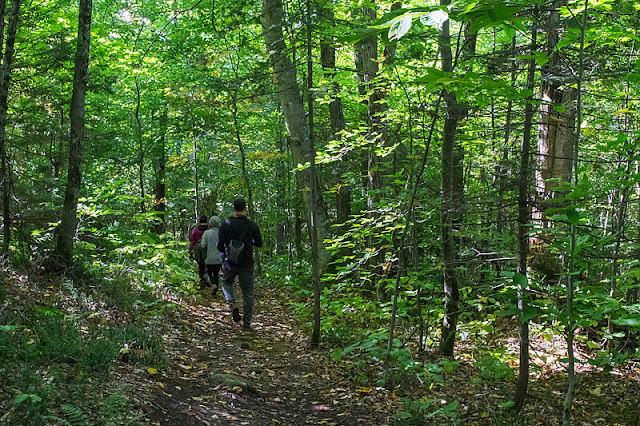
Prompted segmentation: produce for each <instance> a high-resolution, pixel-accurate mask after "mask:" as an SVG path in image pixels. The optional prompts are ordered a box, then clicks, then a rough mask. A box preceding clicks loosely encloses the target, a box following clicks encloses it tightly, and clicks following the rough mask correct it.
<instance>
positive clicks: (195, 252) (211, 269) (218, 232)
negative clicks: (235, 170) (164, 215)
mask: <svg viewBox="0 0 640 426" xmlns="http://www.w3.org/2000/svg"><path fill="white" fill-rule="evenodd" d="M246 210H247V203H246V201H245V200H244V199H243V198H238V199H236V200H235V201H234V202H233V216H230V217H228V218H227V219H225V220H224V221H223V222H222V223H221V222H220V218H219V217H218V216H211V218H209V220H207V216H200V217H199V218H198V224H197V226H196V227H195V228H193V229H192V230H191V233H190V235H189V256H190V257H191V258H192V259H194V260H195V261H196V263H197V264H198V275H199V276H200V287H201V288H202V289H204V288H212V294H213V295H214V296H215V295H216V294H217V292H218V288H219V285H218V284H219V276H220V272H221V271H222V293H223V294H224V297H225V299H226V301H227V304H228V305H229V309H230V310H231V315H232V317H233V321H234V322H239V321H240V320H243V321H242V329H243V330H245V331H251V318H252V317H253V299H254V261H253V247H262V236H261V235H260V228H258V225H256V224H255V222H253V221H252V220H250V219H249V218H247V217H246V216H245V215H246ZM236 277H237V278H238V283H239V285H240V290H241V291H242V301H243V312H242V315H240V309H239V307H238V305H237V304H236V301H235V297H234V291H233V284H234V281H235V280H236Z"/></svg>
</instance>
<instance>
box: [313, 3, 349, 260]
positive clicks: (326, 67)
mask: <svg viewBox="0 0 640 426" xmlns="http://www.w3.org/2000/svg"><path fill="white" fill-rule="evenodd" d="M320 15H321V16H322V17H323V19H324V22H325V24H326V25H327V26H329V27H333V26H335V15H334V12H333V4H331V7H327V6H322V7H321V9H320ZM333 43H334V37H333V36H327V35H325V36H324V37H323V39H322V42H321V44H320V62H321V65H322V69H323V71H324V74H325V78H327V79H328V80H329V81H330V82H331V84H330V87H329V92H330V94H331V102H330V103H329V119H330V123H331V133H330V136H331V138H332V140H337V141H339V140H341V139H342V134H341V132H342V131H343V130H344V129H345V127H346V124H345V120H344V111H343V108H342V99H341V98H340V84H339V83H338V82H337V81H335V78H336V75H337V74H336V71H335V69H336V49H335V46H334V44H333ZM347 165H348V162H347V161H345V162H340V163H336V165H335V167H334V168H333V170H334V174H335V180H336V182H337V188H338V189H337V194H336V224H337V226H336V227H334V229H335V232H336V234H337V235H338V236H342V235H343V234H344V233H345V232H346V227H347V221H348V220H349V217H350V216H351V188H350V186H349V183H348V180H347V177H346V172H347V171H348V168H347ZM349 253H350V251H349V249H348V248H341V249H340V257H344V256H347V255H348V254H349Z"/></svg>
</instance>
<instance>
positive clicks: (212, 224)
mask: <svg viewBox="0 0 640 426" xmlns="http://www.w3.org/2000/svg"><path fill="white" fill-rule="evenodd" d="M209 226H210V227H211V228H217V227H219V226H220V218H219V217H218V216H211V219H209Z"/></svg>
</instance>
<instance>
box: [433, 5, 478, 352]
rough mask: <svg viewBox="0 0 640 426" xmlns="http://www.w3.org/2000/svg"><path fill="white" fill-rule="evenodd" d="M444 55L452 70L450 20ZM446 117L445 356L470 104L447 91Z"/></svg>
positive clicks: (456, 297)
mask: <svg viewBox="0 0 640 426" xmlns="http://www.w3.org/2000/svg"><path fill="white" fill-rule="evenodd" d="M449 4H450V1H449V0H441V1H440V5H441V6H449ZM468 28H469V26H468V25H467V26H466V27H465V37H464V41H463V44H462V50H461V55H462V56H461V60H462V61H464V60H466V59H468V58H469V57H471V56H472V55H473V54H474V52H475V44H476V43H475V40H476V35H475V34H470V33H468ZM438 43H439V46H440V52H441V55H442V70H443V71H444V72H449V73H450V72H453V64H454V60H453V55H452V52H451V35H450V30H449V21H446V22H444V23H443V24H442V26H441V28H440V34H439V38H438ZM443 98H444V101H445V108H446V116H445V120H444V128H443V131H442V183H441V196H442V206H441V210H440V218H441V239H442V261H443V263H444V271H443V288H444V317H443V318H442V340H441V341H440V347H439V349H440V352H441V353H442V354H443V355H445V356H449V357H451V356H453V347H454V344H455V339H456V329H457V324H458V304H459V301H460V294H459V290H458V287H459V284H458V275H457V271H456V269H457V267H458V246H459V241H458V240H459V237H458V236H457V235H456V234H458V233H459V227H460V226H461V225H462V215H463V212H462V206H463V197H464V185H463V183H464V182H463V159H464V151H463V148H462V146H461V145H460V143H459V142H458V141H457V137H456V136H457V135H456V133H457V130H458V123H459V122H460V120H462V119H464V118H465V117H466V116H467V115H468V107H467V106H465V105H463V104H460V103H459V102H458V101H457V99H456V94H455V93H454V92H447V91H445V92H444V96H443Z"/></svg>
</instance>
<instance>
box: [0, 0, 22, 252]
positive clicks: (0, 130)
mask: <svg viewBox="0 0 640 426" xmlns="http://www.w3.org/2000/svg"><path fill="white" fill-rule="evenodd" d="M5 9H6V0H2V2H0V21H1V22H2V24H1V25H0V33H4V14H5ZM19 16H20V0H11V14H10V15H9V25H8V27H7V40H6V43H7V44H6V46H5V47H4V58H3V61H2V65H1V66H0V161H2V164H1V165H0V183H1V184H2V210H3V226H4V242H3V245H2V254H3V255H7V254H8V253H9V243H10V241H11V203H10V184H11V179H10V173H9V159H8V157H7V147H6V145H7V142H6V138H7V133H6V127H7V110H8V107H9V105H8V99H9V84H10V82H11V68H12V66H13V54H14V52H15V42H16V32H17V30H18V17H19ZM1 45H2V36H0V46H1Z"/></svg>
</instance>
